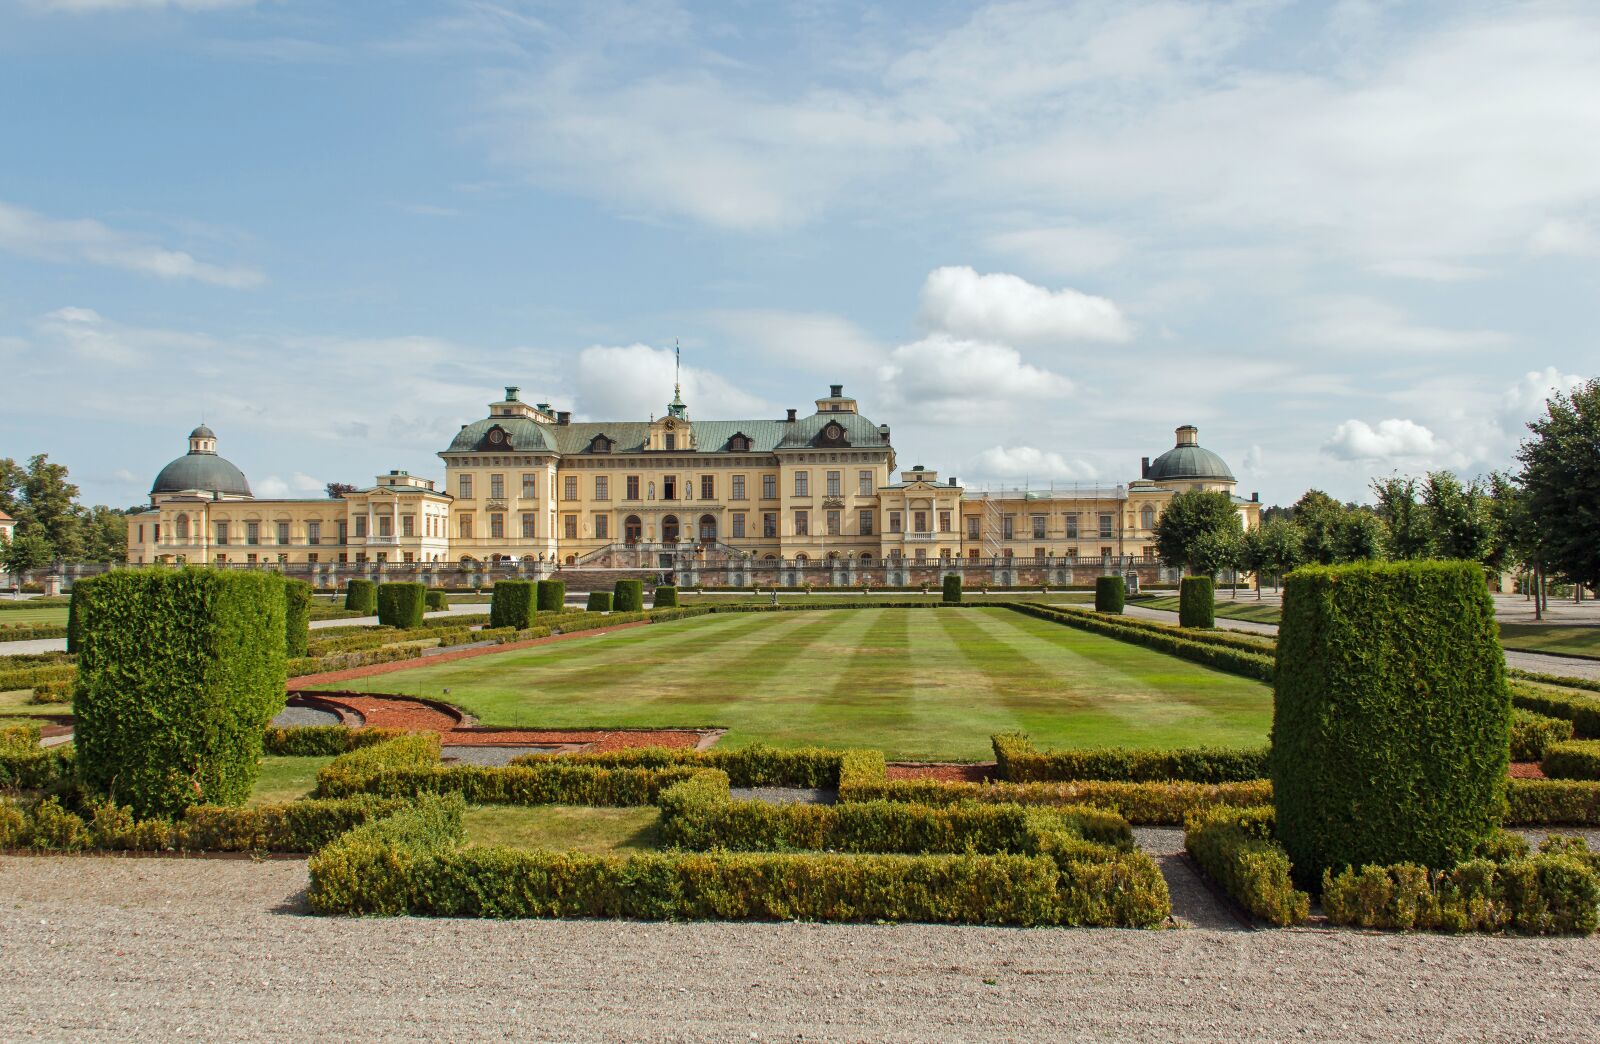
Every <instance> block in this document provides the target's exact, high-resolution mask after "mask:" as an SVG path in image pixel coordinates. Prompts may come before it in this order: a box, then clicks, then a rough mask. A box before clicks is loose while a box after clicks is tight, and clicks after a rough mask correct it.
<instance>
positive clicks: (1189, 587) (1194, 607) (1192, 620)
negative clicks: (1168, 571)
mask: <svg viewBox="0 0 1600 1044" xmlns="http://www.w3.org/2000/svg"><path fill="white" fill-rule="evenodd" d="M1178 626H1179V627H1201V628H1206V629H1210V628H1212V627H1215V626H1217V591H1216V584H1215V583H1214V582H1213V581H1212V579H1211V578H1210V577H1209V576H1186V577H1184V578H1183V580H1182V581H1181V582H1180V583H1179V584H1178Z"/></svg>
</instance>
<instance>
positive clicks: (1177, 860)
mask: <svg viewBox="0 0 1600 1044" xmlns="http://www.w3.org/2000/svg"><path fill="white" fill-rule="evenodd" d="M1133 840H1134V842H1135V843H1136V844H1138V846H1139V847H1140V848H1141V849H1143V850H1144V851H1145V852H1146V853H1148V854H1149V856H1150V858H1152V859H1154V860H1155V861H1156V865H1157V866H1159V867H1160V868H1161V876H1162V877H1164V878H1166V879H1167V894H1168V895H1170V896H1171V897H1172V917H1173V920H1175V921H1177V922H1178V924H1179V925H1180V926H1181V927H1184V928H1206V929H1209V930H1211V931H1218V932H1238V931H1245V930H1247V929H1248V928H1249V927H1250V926H1249V925H1248V924H1247V923H1246V922H1245V921H1244V920H1243V919H1242V915H1240V914H1237V913H1235V912H1234V909H1233V907H1232V906H1230V905H1229V904H1228V903H1226V902H1224V901H1223V900H1222V899H1219V898H1218V897H1217V895H1216V893H1215V892H1213V891H1212V890H1211V887H1210V886H1209V885H1208V884H1207V883H1206V881H1205V880H1204V878H1202V877H1201V876H1200V871H1198V870H1196V869H1195V867H1194V864H1192V863H1190V862H1189V861H1188V860H1187V859H1185V858H1184V855H1183V828H1182V827H1134V828H1133Z"/></svg>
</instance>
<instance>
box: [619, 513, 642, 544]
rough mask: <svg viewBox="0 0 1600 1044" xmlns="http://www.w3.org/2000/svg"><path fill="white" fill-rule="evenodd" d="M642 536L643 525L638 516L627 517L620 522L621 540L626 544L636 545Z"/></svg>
mask: <svg viewBox="0 0 1600 1044" xmlns="http://www.w3.org/2000/svg"><path fill="white" fill-rule="evenodd" d="M643 536H644V523H642V522H640V521H639V516H638V515H629V516H628V517H627V518H625V519H623V520H622V539H623V541H624V542H625V543H628V544H637V543H638V542H639V541H640V540H641V539H642V538H643Z"/></svg>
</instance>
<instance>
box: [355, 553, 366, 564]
mask: <svg viewBox="0 0 1600 1044" xmlns="http://www.w3.org/2000/svg"><path fill="white" fill-rule="evenodd" d="M366 560H367V553H366V552H365V551H357V552H356V561H357V562H365V561H366Z"/></svg>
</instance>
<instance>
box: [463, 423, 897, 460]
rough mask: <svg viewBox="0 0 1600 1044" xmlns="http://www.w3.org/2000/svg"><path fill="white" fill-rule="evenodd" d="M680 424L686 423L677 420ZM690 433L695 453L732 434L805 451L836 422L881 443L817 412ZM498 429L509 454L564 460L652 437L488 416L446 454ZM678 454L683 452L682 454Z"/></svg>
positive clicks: (878, 439) (627, 447) (754, 444)
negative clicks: (602, 439) (603, 443)
mask: <svg viewBox="0 0 1600 1044" xmlns="http://www.w3.org/2000/svg"><path fill="white" fill-rule="evenodd" d="M679 423H684V422H679ZM686 423H688V425H689V427H690V428H692V429H693V431H694V442H695V450H694V452H696V453H726V452H728V442H729V440H730V439H732V438H733V437H734V436H735V435H744V436H746V437H747V438H749V439H750V450H749V452H751V453H771V452H773V451H775V450H782V449H803V448H807V447H810V446H811V445H813V444H814V443H815V442H816V440H817V438H818V436H819V435H820V434H821V432H822V430H823V429H824V428H826V427H827V426H828V425H829V424H830V423H837V424H838V425H839V426H840V427H841V428H843V429H844V431H845V437H846V438H847V439H848V441H849V444H850V445H851V446H852V447H880V446H883V445H885V443H884V441H883V438H882V436H881V435H879V434H878V426H877V425H876V424H874V423H872V421H870V420H868V419H867V418H865V417H863V416H861V415H860V414H858V413H816V414H812V415H811V416H809V417H801V418H800V419H798V420H795V421H793V422H790V421H782V420H715V421H697V420H693V419H692V418H691V419H689V420H687V422H686ZM495 425H499V426H500V427H501V428H503V429H505V431H506V433H507V434H508V435H510V436H511V445H510V446H509V451H511V452H532V453H539V452H545V453H548V452H556V453H560V454H562V455H563V456H567V455H578V454H583V453H588V452H590V446H591V445H593V443H594V440H595V437H596V436H597V435H604V436H606V437H607V438H608V439H611V440H612V442H613V443H615V446H614V447H613V448H612V450H611V452H612V453H639V452H642V451H643V450H644V446H645V443H646V441H648V439H649V437H650V425H649V424H648V423H646V422H644V421H577V422H574V423H571V424H545V423H541V422H539V421H532V420H527V419H526V418H522V417H489V418H486V419H484V420H480V421H477V422H475V423H473V424H468V425H467V426H466V427H464V428H462V429H461V430H460V431H459V432H457V433H456V435H455V438H453V439H451V440H450V447H449V448H448V449H447V450H445V452H446V453H472V452H475V451H476V450H477V449H478V444H479V442H480V441H482V439H483V437H484V435H485V434H487V433H488V431H489V429H490V428H493V427H494V426H495ZM679 452H682V451H681V450H680V451H679Z"/></svg>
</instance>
